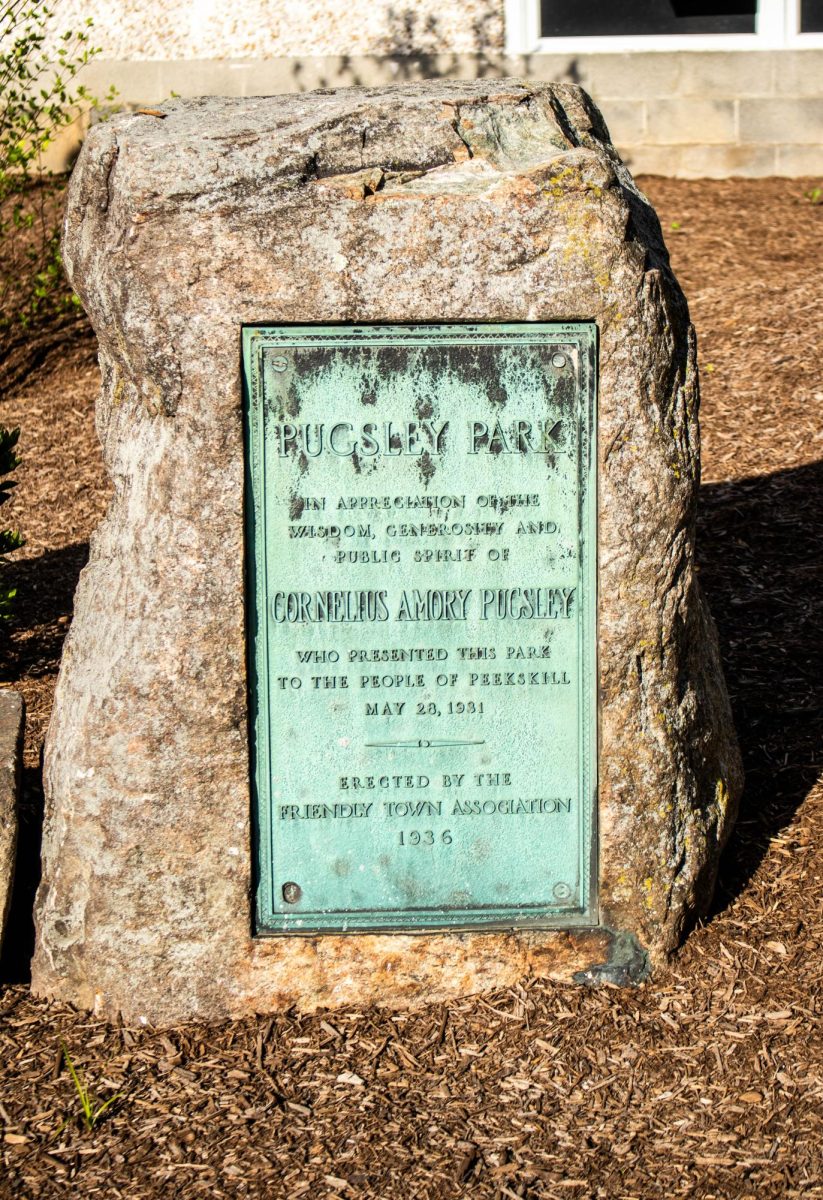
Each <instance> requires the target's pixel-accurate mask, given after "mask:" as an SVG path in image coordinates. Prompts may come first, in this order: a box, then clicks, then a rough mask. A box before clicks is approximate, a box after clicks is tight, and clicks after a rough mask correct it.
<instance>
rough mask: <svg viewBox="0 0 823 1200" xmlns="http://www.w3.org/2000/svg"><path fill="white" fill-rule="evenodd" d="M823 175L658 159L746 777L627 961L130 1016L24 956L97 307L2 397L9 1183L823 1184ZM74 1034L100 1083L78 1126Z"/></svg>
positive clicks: (497, 1190) (792, 1191)
mask: <svg viewBox="0 0 823 1200" xmlns="http://www.w3.org/2000/svg"><path fill="white" fill-rule="evenodd" d="M817 182H818V181H803V180H775V179H772V180H760V181H741V180H728V181H722V182H705V181H701V182H680V181H673V180H662V179H647V180H645V181H643V183H644V186H645V188H646V190H647V191H648V193H649V194H650V195H651V196H652V198H653V200H654V201H655V203H656V204H657V207H658V211H659V212H660V213H661V217H662V221H663V227H664V230H665V231H666V232H667V239H668V241H669V245H670V249H671V252H672V257H673V261H674V265H675V269H676V270H677V272H678V275H679V277H680V279H681V282H682V284H683V286H684V289H685V291H686V294H687V296H688V297H689V300H690V303H691V306H692V313H693V317H694V320H695V323H696V325H697V329H698V334H699V337H700V358H701V364H702V384H703V434H704V487H703V492H702V506H701V516H700V543H699V557H700V564H701V572H702V579H703V582H704V586H705V589H706V592H707V594H708V597H709V600H710V603H711V606H712V609H713V611H714V614H715V617H716V619H717V622H718V626H719V629H720V636H721V646H722V652H723V657H724V662H725V664H726V672H727V679H728V682H729V687H730V690H731V694H732V699H733V705H734V711H735V718H736V721H737V728H738V731H739V734H740V738H741V743H742V747H743V753H744V758H745V765H746V777H747V787H746V794H745V798H744V802H743V807H742V811H741V815H740V820H739V822H738V825H737V829H736V832H735V833H734V835H733V838H732V841H731V843H730V845H729V848H728V850H727V852H726V855H725V858H724V860H723V865H722V870H721V878H720V882H719V886H718V891H717V897H716V901H715V905H714V911H713V912H712V914H711V916H710V918H709V919H708V920H707V921H706V923H705V924H704V925H702V926H701V927H700V928H698V929H696V930H695V931H693V933H692V934H691V936H690V938H689V940H688V941H687V943H686V945H685V946H684V948H683V949H682V950H681V951H680V952H679V954H678V955H677V956H676V958H675V960H674V962H673V964H672V967H671V970H670V971H669V972H668V973H667V974H665V975H661V976H659V977H658V978H657V979H655V980H654V981H653V982H652V983H650V984H647V985H645V986H643V987H640V988H638V989H635V990H617V989H603V990H598V991H583V990H580V989H576V988H571V987H561V986H556V985H547V984H540V983H536V982H535V981H533V980H524V981H523V983H522V985H521V986H519V987H516V988H512V989H511V990H509V991H507V992H503V993H497V994H493V995H487V996H484V997H466V998H464V999H461V1000H459V1001H456V1002H454V1003H452V1004H449V1005H446V1006H433V1007H430V1008H424V1009H422V1010H419V1011H415V1012H411V1013H405V1012H401V1013H392V1012H390V1011H385V1010H380V1009H374V1008H370V1009H363V1010H351V1009H348V1010H342V1011H336V1012H332V1013H318V1014H316V1015H314V1016H311V1017H301V1016H299V1015H297V1014H295V1013H293V1012H288V1013H285V1014H282V1015H279V1016H277V1017H275V1018H270V1017H261V1018H258V1019H255V1020H247V1021H242V1022H237V1023H233V1024H226V1025H221V1026H218V1027H197V1026H187V1027H185V1028H181V1029H176V1030H167V1031H164V1032H158V1031H155V1030H152V1029H150V1028H140V1029H127V1028H115V1027H110V1026H107V1025H104V1024H102V1023H101V1022H99V1021H96V1020H93V1019H91V1018H89V1017H88V1016H87V1015H86V1014H82V1013H77V1012H75V1011H73V1010H72V1009H70V1008H67V1007H64V1006H60V1005H54V1004H48V1003H45V1002H42V1001H35V1000H33V999H32V998H31V996H30V994H29V991H28V989H27V987H26V986H25V982H24V979H25V969H26V963H27V958H28V954H29V953H30V946H31V920H30V907H31V898H32V889H33V886H34V883H35V882H36V862H37V841H38V836H39V822H40V819H41V812H42V792H41V787H40V776H39V758H40V750H41V746H42V741H43V736H44V731H45V726H46V722H47V720H48V712H49V707H50V703H51V696H52V690H53V685H54V677H55V672H56V668H57V664H58V657H59V653H60V645H61V641H62V637H63V635H64V633H65V629H66V626H67V624H68V621H69V619H70V615H71V604H72V593H73V589H74V586H75V583H76V579H77V574H78V571H79V570H80V568H81V566H82V564H83V562H84V561H85V558H86V554H87V542H88V537H89V534H90V532H91V530H92V529H93V527H94V525H95V524H96V522H97V521H98V520H99V518H100V516H101V514H102V512H103V511H104V508H105V504H106V500H107V496H108V484H107V481H106V479H105V476H104V474H103V472H102V468H101V465H100V457H99V450H98V447H97V443H96V440H95V436H94V432H93V417H92V405H93V399H94V393H95V389H96V384H97V373H96V368H95V366H94V360H93V344H92V342H91V340H90V339H86V340H84V339H82V338H80V339H77V340H75V341H74V342H73V344H72V345H73V348H72V349H71V352H70V353H68V354H62V355H60V356H55V355H52V356H51V357H50V358H49V359H48V360H47V362H46V364H45V365H44V366H42V367H40V368H38V370H37V373H36V374H35V375H33V376H30V377H29V379H28V380H27V381H26V383H25V384H24V385H23V386H22V387H21V388H20V389H19V390H17V391H16V392H15V393H14V394H12V395H6V396H4V397H3V398H2V400H0V422H2V423H5V424H7V425H8V424H18V423H19V424H20V425H22V427H23V433H22V437H21V449H22V453H23V454H24V456H25V459H26V462H25V465H24V466H23V467H22V468H21V470H20V471H19V472H18V474H19V478H20V486H19V488H18V490H17V494H16V497H15V500H14V504H13V506H12V505H11V504H10V505H7V506H6V509H5V510H4V514H3V515H4V518H5V517H6V514H7V513H8V512H9V510H11V513H10V516H9V520H10V521H11V522H13V523H16V524H17V525H19V526H20V527H21V528H22V530H23V531H24V533H25V534H26V537H27V539H28V541H27V545H26V547H25V549H24V550H23V551H21V552H19V554H18V555H17V556H16V557H17V563H16V565H15V567H14V573H15V575H16V577H17V582H18V586H19V588H20V598H19V607H18V621H17V628H16V631H15V632H14V634H13V637H12V639H11V643H10V645H8V646H6V647H5V658H4V661H3V664H2V676H1V677H2V680H3V682H6V683H11V684H14V685H15V686H19V687H20V688H21V689H22V691H23V693H24V695H25V698H26V703H27V705H28V730H27V741H26V769H25V780H24V785H25V786H24V798H23V821H24V827H23V864H22V870H21V879H20V882H19V885H18V887H17V890H16V894H15V908H14V915H13V930H12V936H11V938H10V940H9V945H8V947H7V951H6V954H5V959H4V970H5V977H6V978H8V979H10V980H11V981H12V982H11V983H9V984H8V985H7V986H6V987H5V988H4V989H3V990H2V992H0V1122H2V1125H1V1126H0V1129H2V1136H3V1137H4V1139H5V1140H4V1142H3V1144H2V1146H0V1152H2V1154H3V1157H4V1161H5V1170H4V1171H3V1170H0V1196H3V1197H6V1196H9V1197H11V1196H15V1197H51V1196H83V1197H85V1196H94V1195H99V1196H101V1197H106V1198H108V1197H127V1198H128V1200H133V1198H137V1197H146V1198H149V1197H190V1196H191V1197H194V1196H201V1195H202V1196H208V1197H244V1196H249V1197H252V1196H254V1197H257V1196H260V1197H264V1196H265V1197H273V1198H279V1197H302V1196H305V1197H307V1198H308V1197H311V1198H312V1200H315V1198H321V1200H322V1198H325V1197H330V1198H335V1200H340V1198H342V1200H349V1198H352V1200H354V1198H356V1197H375V1198H376V1197H381V1198H388V1197H392V1198H393V1197H421V1198H423V1197H425V1198H427V1200H428V1198H430V1197H452V1196H455V1197H456V1196H463V1195H466V1196H468V1195H472V1196H481V1197H495V1198H499V1200H503V1198H504V1197H507V1198H509V1200H512V1198H514V1200H527V1198H534V1200H536V1198H538V1197H539V1198H541V1200H542V1198H556V1197H562V1198H568V1200H577V1198H580V1197H603V1198H608V1200H613V1198H626V1200H628V1198H630V1197H637V1198H643V1200H645V1198H646V1197H658V1196H659V1197H678V1196H697V1197H703V1198H704V1200H712V1198H715V1200H719V1198H721V1197H723V1198H725V1197H729V1198H731V1197H735V1198H737V1200H755V1198H757V1200H762V1198H763V1197H823V1182H821V1180H823V1037H821V1014H822V1013H823V997H821V982H823V970H821V963H823V904H821V897H822V896H823V883H822V881H821V875H822V874H823V867H822V866H821V855H820V845H821V834H822V833H823V786H822V785H821V782H820V773H821V768H822V767H823V763H821V726H823V686H822V685H821V680H822V679H823V638H822V637H821V617H823V561H822V555H821V528H823V461H821V460H823V419H821V414H823V381H821V378H820V373H819V348H818V338H817V337H816V336H815V335H816V334H817V333H818V331H819V328H820V321H821V313H820V309H821V304H820V296H819V291H820V288H819V271H820V249H821V232H822V231H823V206H814V205H812V204H810V203H809V202H808V200H807V199H805V198H804V192H805V191H806V190H807V189H809V188H810V187H811V186H812V185H813V184H815V183H817ZM61 1043H63V1044H64V1045H65V1047H66V1049H67V1050H68V1053H69V1054H70V1055H71V1058H72V1060H73V1061H74V1063H75V1065H76V1066H77V1068H78V1069H79V1070H81V1071H82V1072H83V1077H84V1078H85V1080H86V1081H87V1082H88V1084H89V1085H90V1086H91V1088H92V1089H93V1091H94V1092H95V1093H96V1095H97V1096H98V1097H99V1098H100V1099H101V1100H105V1099H106V1098H107V1097H109V1096H111V1095H114V1094H118V1093H119V1094H120V1095H119V1098H118V1099H117V1100H116V1101H115V1102H114V1103H113V1104H112V1105H111V1107H110V1108H109V1109H108V1110H107V1112H106V1113H105V1114H104V1116H103V1117H102V1119H101V1120H100V1122H99V1124H98V1125H97V1126H96V1128H94V1129H93V1130H91V1131H89V1130H86V1129H85V1128H84V1127H83V1124H82V1122H81V1120H80V1119H79V1102H78V1097H77V1093H76V1090H75V1087H74V1085H73V1083H72V1080H71V1077H70V1074H69V1071H68V1069H67V1063H66V1059H65V1053H64V1051H63V1048H62V1044H61Z"/></svg>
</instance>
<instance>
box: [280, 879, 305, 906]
mask: <svg viewBox="0 0 823 1200" xmlns="http://www.w3.org/2000/svg"><path fill="white" fill-rule="evenodd" d="M302 895H303V889H302V888H301V886H300V884H299V883H284V884H283V899H284V900H285V901H286V904H296V903H297V901H298V900H299V899H300V897H301V896H302Z"/></svg>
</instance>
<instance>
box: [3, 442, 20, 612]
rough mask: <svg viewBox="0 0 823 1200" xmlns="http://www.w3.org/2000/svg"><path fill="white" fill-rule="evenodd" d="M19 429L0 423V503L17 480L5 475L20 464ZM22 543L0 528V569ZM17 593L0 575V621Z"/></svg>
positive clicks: (9, 493) (10, 607) (7, 530)
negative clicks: (17, 447) (18, 451)
mask: <svg viewBox="0 0 823 1200" xmlns="http://www.w3.org/2000/svg"><path fill="white" fill-rule="evenodd" d="M19 437H20V430H19V429H6V428H5V427H4V426H2V425H0V504H5V503H6V501H7V500H8V499H9V497H10V495H11V491H12V489H13V488H15V487H17V481H16V480H14V479H7V478H6V476H7V475H10V474H11V472H12V471H13V470H14V469H15V468H16V467H17V466H19V465H20V459H19V458H18V457H17V454H16V453H15V447H16V446H17V440H18V438H19ZM22 545H23V539H22V537H21V536H20V534H19V533H18V532H17V531H16V530H14V529H0V570H2V568H3V567H5V555H6V554H9V553H10V552H11V551H12V550H17V549H18V547H19V546H22ZM16 595H17V588H13V587H9V586H8V585H7V584H5V583H4V582H3V579H2V575H0V622H5V621H8V619H9V617H10V616H11V610H12V602H13V600H14V597H15V596H16Z"/></svg>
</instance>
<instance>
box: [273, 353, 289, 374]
mask: <svg viewBox="0 0 823 1200" xmlns="http://www.w3.org/2000/svg"><path fill="white" fill-rule="evenodd" d="M271 365H272V369H273V370H275V371H285V369H286V367H287V366H288V365H289V363H288V359H287V358H286V357H285V355H283V354H276V355H275V356H274V358H273V359H272V360H271Z"/></svg>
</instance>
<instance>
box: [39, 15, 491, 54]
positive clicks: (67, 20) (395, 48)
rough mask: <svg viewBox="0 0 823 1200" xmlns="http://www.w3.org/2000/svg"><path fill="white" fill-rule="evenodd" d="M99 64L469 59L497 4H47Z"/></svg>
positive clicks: (57, 24) (485, 36)
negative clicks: (449, 55)
mask: <svg viewBox="0 0 823 1200" xmlns="http://www.w3.org/2000/svg"><path fill="white" fill-rule="evenodd" d="M51 7H52V9H53V11H54V20H53V21H52V37H53V39H54V38H56V37H57V36H58V35H59V33H60V31H62V30H64V29H78V28H80V27H81V26H82V25H83V24H84V22H85V21H86V20H87V19H88V18H91V20H92V21H93V22H94V24H93V32H92V40H93V43H94V45H96V46H99V47H100V49H101V50H102V52H103V53H102V56H103V57H104V58H106V59H115V60H116V59H127V60H132V61H134V60H140V59H163V60H169V59H208V58H272V57H302V56H304V55H330V54H337V55H348V54H351V55H363V54H380V55H383V54H388V55H391V54H410V53H418V54H420V53H424V54H430V53H435V52H452V51H453V52H455V53H469V52H471V51H478V50H482V49H499V48H501V47H502V45H503V0H183V2H182V3H173V2H171V3H170V2H169V0H155V2H154V3H151V4H147V3H145V0H114V2H113V0H53V3H52V5H51Z"/></svg>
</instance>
